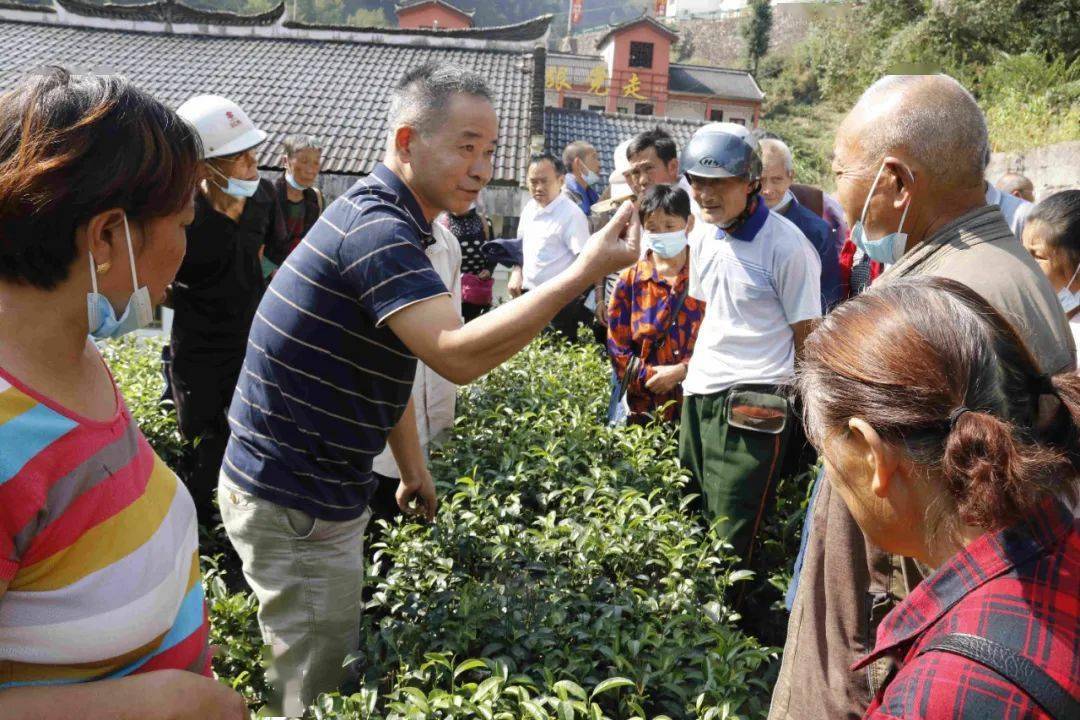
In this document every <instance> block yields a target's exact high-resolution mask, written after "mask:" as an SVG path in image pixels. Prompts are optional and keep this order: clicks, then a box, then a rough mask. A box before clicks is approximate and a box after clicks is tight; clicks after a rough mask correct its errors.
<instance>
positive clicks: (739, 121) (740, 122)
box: [731, 118, 746, 125]
mask: <svg viewBox="0 0 1080 720" xmlns="http://www.w3.org/2000/svg"><path fill="white" fill-rule="evenodd" d="M731 122H733V123H735V124H736V125H745V124H746V118H731Z"/></svg>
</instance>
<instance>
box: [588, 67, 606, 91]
mask: <svg viewBox="0 0 1080 720" xmlns="http://www.w3.org/2000/svg"><path fill="white" fill-rule="evenodd" d="M606 85H607V65H597V66H595V67H593V69H592V71H591V72H590V73H589V92H590V93H592V94H593V95H606V94H607V88H606V87H605V86H606Z"/></svg>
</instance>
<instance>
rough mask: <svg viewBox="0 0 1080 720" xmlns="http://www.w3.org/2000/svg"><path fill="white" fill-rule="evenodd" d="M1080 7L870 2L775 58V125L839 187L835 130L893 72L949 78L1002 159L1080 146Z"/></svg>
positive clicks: (975, 0)
mask: <svg viewBox="0 0 1080 720" xmlns="http://www.w3.org/2000/svg"><path fill="white" fill-rule="evenodd" d="M1078 55H1080V5H1078V3H1076V2H1075V0H1021V1H1019V2H1016V1H1015V0H947V1H945V2H941V1H940V0H939V2H937V3H934V2H931V0H868V2H865V3H862V4H861V5H856V6H852V7H851V8H850V9H849V11H848V12H847V13H845V14H843V15H842V16H839V17H836V18H833V19H823V20H822V21H821V22H820V23H817V24H815V26H814V27H812V28H811V29H810V31H809V33H808V35H807V37H806V38H805V39H804V40H803V41H802V42H801V43H799V44H798V45H796V46H795V47H794V49H792V50H791V51H790V52H788V53H786V54H783V55H775V56H770V57H767V58H766V61H765V62H764V63H763V65H762V68H761V72H760V77H759V82H760V83H761V85H762V86H763V89H764V90H765V92H766V95H767V99H766V106H765V109H764V110H765V112H764V115H765V125H766V126H767V128H768V129H769V130H771V131H773V132H776V133H777V134H779V135H781V136H783V137H784V138H785V139H787V140H789V142H790V143H791V144H792V145H793V149H794V151H795V153H796V156H797V159H798V160H799V166H800V170H801V173H802V174H801V177H802V179H803V180H805V181H807V182H821V183H823V184H824V185H825V186H826V187H831V184H832V183H831V178H829V168H828V165H827V158H828V156H829V152H830V151H831V149H832V136H833V131H834V129H835V127H836V125H837V123H839V121H840V120H841V119H842V118H843V115H844V113H845V112H846V110H847V109H848V108H850V107H851V105H852V104H853V103H854V102H855V100H856V99H857V98H858V96H859V94H860V93H861V92H862V91H863V90H864V89H865V88H866V87H867V86H868V85H870V84H871V83H872V82H873V81H874V80H875V79H877V78H879V77H881V76H882V75H885V74H889V73H928V72H945V73H948V74H950V75H952V76H953V77H955V78H957V79H958V80H960V82H962V83H964V85H965V86H967V87H968V88H969V89H970V90H971V91H972V92H973V93H974V94H975V96H976V98H977V99H978V101H979V104H980V105H981V106H982V108H983V110H984V111H985V112H986V118H987V123H988V125H989V129H990V143H991V147H992V149H993V150H994V151H1015V150H1021V149H1024V148H1027V147H1033V146H1039V145H1048V144H1052V143H1057V142H1062V141H1066V140H1076V139H1080V59H1078Z"/></svg>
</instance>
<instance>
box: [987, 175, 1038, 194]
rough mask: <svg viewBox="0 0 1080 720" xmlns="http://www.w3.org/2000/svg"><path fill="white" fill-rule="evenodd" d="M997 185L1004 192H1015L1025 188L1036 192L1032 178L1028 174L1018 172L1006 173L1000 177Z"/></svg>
mask: <svg viewBox="0 0 1080 720" xmlns="http://www.w3.org/2000/svg"><path fill="white" fill-rule="evenodd" d="M995 187H997V189H998V190H1000V191H1001V192H1003V193H1014V192H1017V191H1023V190H1027V191H1028V192H1030V193H1032V194H1034V192H1035V185H1033V184H1032V182H1031V180H1029V179H1028V178H1027V176H1026V175H1021V174H1020V173H1018V172H1007V173H1005V174H1004V175H1002V176H1001V177H999V178H998V181H997V183H996V184H995Z"/></svg>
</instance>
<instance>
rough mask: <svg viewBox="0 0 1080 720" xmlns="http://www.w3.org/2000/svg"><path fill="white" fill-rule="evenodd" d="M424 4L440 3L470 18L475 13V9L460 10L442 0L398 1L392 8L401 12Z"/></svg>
mask: <svg viewBox="0 0 1080 720" xmlns="http://www.w3.org/2000/svg"><path fill="white" fill-rule="evenodd" d="M424 5H441V6H442V7H444V8H446V9H447V10H452V11H454V12H456V13H458V14H459V15H463V16H464V17H467V18H471V17H472V16H473V15H475V14H476V11H475V10H462V9H461V8H459V7H457V6H456V5H451V4H450V3H448V2H444V1H443V0H406V2H403V3H398V4H397V5H395V6H394V10H396V11H397V12H401V11H402V10H412V9H413V8H415V7H422V6H424Z"/></svg>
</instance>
